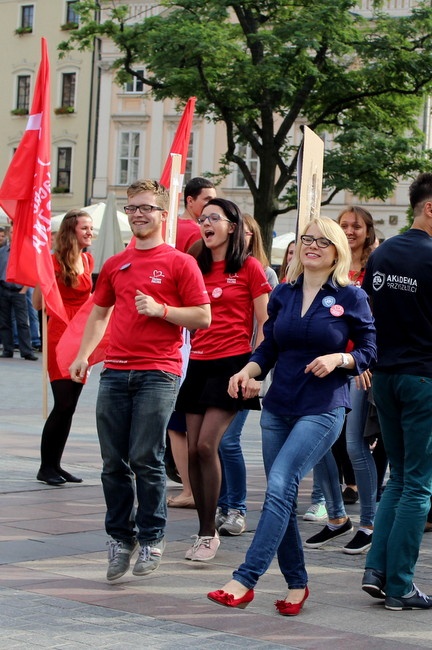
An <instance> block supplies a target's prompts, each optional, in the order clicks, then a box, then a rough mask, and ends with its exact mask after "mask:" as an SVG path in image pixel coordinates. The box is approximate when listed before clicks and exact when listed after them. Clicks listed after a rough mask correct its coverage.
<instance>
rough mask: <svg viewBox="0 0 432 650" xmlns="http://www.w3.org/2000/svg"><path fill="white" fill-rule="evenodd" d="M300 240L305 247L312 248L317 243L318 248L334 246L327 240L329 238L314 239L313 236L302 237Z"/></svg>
mask: <svg viewBox="0 0 432 650" xmlns="http://www.w3.org/2000/svg"><path fill="white" fill-rule="evenodd" d="M300 239H301V242H302V244H304V245H305V246H312V244H313V243H314V242H316V245H317V246H318V248H328V247H329V246H330V244H333V242H332V241H331V239H327V237H312V235H302V236H301V237H300Z"/></svg>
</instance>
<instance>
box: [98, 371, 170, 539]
mask: <svg viewBox="0 0 432 650" xmlns="http://www.w3.org/2000/svg"><path fill="white" fill-rule="evenodd" d="M179 383H180V378H179V377H177V376H175V375H172V374H169V373H167V372H162V371H157V370H110V369H105V370H103V371H102V374H101V378H100V385H99V394H98V399H97V404H96V421H97V430H98V436H99V443H100V448H101V453H102V460H103V469H102V485H103V490H104V495H105V501H106V505H107V514H106V518H105V529H106V532H107V533H108V535H111V537H113V538H114V539H115V540H117V541H131V540H132V539H133V538H134V537H135V530H134V525H133V521H132V519H133V517H131V513H132V512H133V508H134V501H135V490H134V480H133V475H135V481H136V496H137V510H136V515H135V525H136V528H137V534H136V537H137V538H138V541H139V542H140V544H141V545H145V544H148V543H149V542H154V541H159V540H160V539H162V537H163V536H164V532H165V525H166V516H167V508H166V490H165V465H164V456H165V434H166V428H167V424H168V420H169V418H170V416H171V413H172V411H173V408H174V404H175V401H176V398H177V393H178V388H179Z"/></svg>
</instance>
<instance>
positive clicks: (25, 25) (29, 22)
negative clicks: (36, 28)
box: [20, 5, 34, 31]
mask: <svg viewBox="0 0 432 650" xmlns="http://www.w3.org/2000/svg"><path fill="white" fill-rule="evenodd" d="M33 13H34V6H33V5H22V7H21V25H20V27H21V28H22V29H28V30H29V31H31V30H32V29H33Z"/></svg>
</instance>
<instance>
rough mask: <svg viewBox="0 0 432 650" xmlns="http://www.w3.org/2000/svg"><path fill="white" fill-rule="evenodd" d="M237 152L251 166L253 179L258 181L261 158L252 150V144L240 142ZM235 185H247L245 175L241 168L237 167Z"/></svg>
mask: <svg viewBox="0 0 432 650" xmlns="http://www.w3.org/2000/svg"><path fill="white" fill-rule="evenodd" d="M236 154H237V155H238V156H240V158H243V160H244V161H245V163H246V164H247V166H248V167H249V170H250V173H251V174H252V177H253V179H254V180H255V182H257V181H258V174H259V160H258V157H257V155H256V153H255V152H254V151H253V150H252V147H251V146H250V144H240V145H237V150H236ZM234 186H235V187H247V185H246V181H245V177H244V176H243V174H242V172H241V171H240V169H238V168H237V171H236V173H235V181H234Z"/></svg>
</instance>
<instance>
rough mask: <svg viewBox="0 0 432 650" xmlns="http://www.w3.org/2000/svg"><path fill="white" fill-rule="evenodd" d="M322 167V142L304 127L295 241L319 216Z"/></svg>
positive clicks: (298, 182) (298, 176) (299, 156)
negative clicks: (309, 223) (308, 224)
mask: <svg viewBox="0 0 432 650" xmlns="http://www.w3.org/2000/svg"><path fill="white" fill-rule="evenodd" d="M323 166H324V142H323V141H322V139H321V138H320V137H319V136H318V135H317V134H316V133H314V132H313V131H312V129H310V128H309V127H308V126H304V127H303V142H302V144H301V146H300V151H299V155H298V161H297V209H298V213H297V227H296V239H298V236H299V233H301V232H303V230H304V228H305V226H306V224H307V223H308V221H310V220H311V219H313V218H314V217H317V216H319V214H320V206H321V193H322V179H323Z"/></svg>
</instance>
